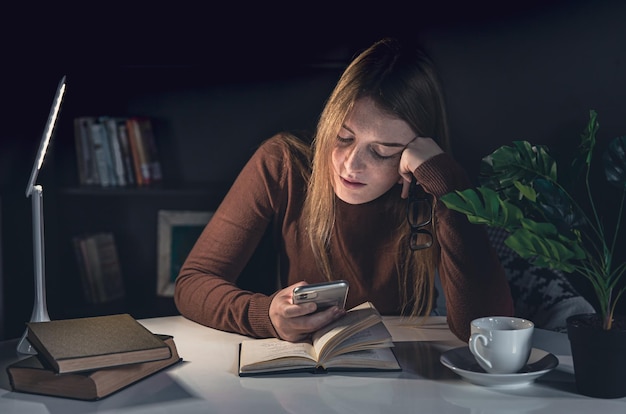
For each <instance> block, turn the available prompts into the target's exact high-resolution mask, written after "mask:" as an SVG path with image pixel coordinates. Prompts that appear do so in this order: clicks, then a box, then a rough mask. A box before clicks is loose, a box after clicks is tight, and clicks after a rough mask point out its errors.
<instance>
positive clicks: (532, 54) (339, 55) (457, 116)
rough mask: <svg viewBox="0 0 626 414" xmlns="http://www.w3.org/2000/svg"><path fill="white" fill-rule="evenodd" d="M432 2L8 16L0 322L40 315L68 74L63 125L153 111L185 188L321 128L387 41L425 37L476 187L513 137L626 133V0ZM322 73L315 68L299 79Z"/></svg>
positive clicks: (0, 167)
mask: <svg viewBox="0 0 626 414" xmlns="http://www.w3.org/2000/svg"><path fill="white" fill-rule="evenodd" d="M431 3H432V2H431ZM436 3H437V4H430V3H428V4H420V3H419V2H418V3H417V4H416V5H415V7H414V10H412V11H408V10H406V8H404V7H394V6H393V5H391V4H388V5H385V6H388V7H381V8H379V9H377V10H376V11H375V12H369V11H363V10H361V9H360V8H359V9H354V10H349V11H348V12H346V13H339V12H338V11H337V10H336V8H335V7H333V9H329V10H325V9H324V8H323V7H321V6H319V5H316V7H315V8H313V7H312V8H311V9H310V10H307V9H306V7H305V8H304V9H302V10H299V11H298V13H297V14H294V16H292V17H289V16H287V17H286V18H281V19H279V18H276V17H274V18H272V11H271V10H263V11H260V10H250V9H244V10H240V13H237V14H233V16H236V18H232V19H229V18H228V15H227V13H226V12H225V11H223V10H220V11H219V13H218V12H214V13H206V12H202V11H201V10H193V9H174V10H173V9H172V8H171V7H168V8H167V9H159V8H154V7H152V8H151V9H150V10H145V9H144V10H141V11H140V10H138V9H137V10H132V8H131V9H129V10H127V12H126V13H125V14H123V15H120V14H119V13H118V11H119V10H117V9H115V10H108V11H107V10H106V9H105V10H102V9H101V10H99V11H98V12H97V14H95V12H94V11H89V12H88V11H85V12H84V13H82V14H81V11H80V10H74V11H73V13H72V15H71V16H70V14H69V13H68V12H67V11H66V10H65V9H64V8H63V7H61V6H59V5H55V6H54V8H51V9H50V10H40V12H39V13H37V14H36V15H34V16H33V15H32V13H28V11H27V10H18V6H12V7H11V8H8V7H7V6H4V7H5V10H4V11H5V13H4V15H5V16H7V17H8V19H7V20H8V22H7V24H5V25H3V26H2V28H1V29H0V30H2V32H1V33H0V35H1V36H0V39H1V40H0V42H2V43H1V46H2V50H3V59H2V60H3V64H2V67H3V68H2V70H3V72H4V75H5V76H4V77H3V78H4V80H5V83H6V85H5V88H4V91H3V94H4V97H5V105H4V106H3V107H4V108H5V109H4V111H3V115H2V121H3V125H2V128H1V129H0V196H1V197H2V200H3V206H2V207H3V208H2V225H0V229H1V230H2V241H3V243H2V249H3V254H2V257H3V258H4V260H3V266H4V272H2V273H3V274H4V285H3V286H0V288H2V289H4V292H3V295H4V297H5V298H9V299H10V300H9V299H7V300H5V306H6V307H7V308H8V309H6V310H5V312H4V314H5V315H9V318H11V319H12V320H17V321H25V320H28V318H29V315H30V311H31V309H32V272H33V266H32V257H31V255H32V241H31V234H30V232H31V229H30V226H31V224H30V220H31V218H30V217H31V213H30V208H31V207H30V202H29V200H27V199H26V198H25V196H24V189H25V186H26V183H27V180H28V175H29V173H30V168H31V165H32V162H33V158H34V154H35V151H36V149H37V145H38V140H39V137H40V135H41V132H42V130H43V127H44V123H45V120H46V117H47V115H48V110H49V105H50V101H51V99H52V96H53V94H54V89H55V87H56V84H57V82H58V80H59V79H60V77H61V76H62V75H63V74H68V77H69V78H68V81H69V85H68V95H67V97H68V98H67V101H66V103H65V105H66V106H67V107H66V106H64V110H63V111H64V112H62V117H63V115H64V114H66V113H67V114H71V113H73V114H76V113H78V112H81V111H82V112H85V113H86V114H89V113H91V114H93V113H96V114H100V113H97V111H100V110H101V108H116V110H120V111H135V112H142V111H145V112H147V113H150V114H153V115H156V116H157V118H158V119H159V120H160V122H162V125H161V126H162V128H161V134H162V135H163V142H164V144H163V145H165V146H166V148H167V151H165V152H166V153H167V154H168V156H169V157H170V160H169V161H167V162H169V163H170V165H171V166H172V167H171V171H172V174H174V175H175V176H176V178H177V179H180V180H182V181H185V182H194V181H197V182H204V181H210V180H224V181H228V180H232V178H233V177H234V175H235V174H236V172H237V171H238V170H239V168H240V167H241V165H242V164H243V162H245V160H246V159H247V157H248V155H249V154H250V153H251V151H252V150H253V148H254V146H255V145H257V144H258V143H259V142H260V141H261V140H262V139H265V138H267V137H268V136H269V135H270V134H272V133H274V132H276V131H278V130H281V129H285V128H309V127H311V126H312V125H314V123H315V121H316V119H317V116H318V114H319V110H320V108H321V105H323V102H324V99H325V97H326V96H327V95H328V93H329V92H330V90H331V88H332V86H333V84H334V82H335V81H336V79H337V76H338V74H339V72H340V69H341V67H342V65H344V64H345V63H346V62H347V61H349V60H350V58H351V57H352V56H353V54H354V53H355V52H357V51H358V50H360V49H362V48H364V47H366V46H368V45H369V44H370V43H371V42H372V41H373V40H375V39H377V38H379V37H381V36H383V35H399V36H409V37H414V38H417V39H418V40H420V41H421V42H422V43H423V44H424V46H425V48H426V49H427V50H428V51H429V53H430V54H431V55H432V57H433V58H434V60H435V62H436V64H437V65H438V67H439V69H440V73H441V76H442V80H443V83H444V87H445V91H446V96H447V101H448V106H449V121H450V127H451V136H452V142H453V154H454V155H455V157H456V158H457V159H458V160H459V161H460V162H461V163H462V164H463V165H464V166H465V167H466V169H467V170H468V172H469V173H470V175H471V176H472V177H475V176H476V175H477V172H478V166H479V161H480V159H481V157H482V156H484V155H486V154H488V153H489V152H491V151H492V150H493V149H495V148H496V147H498V146H500V145H503V144H506V143H509V142H511V141H512V140H519V139H527V140H531V141H533V142H536V143H544V144H550V145H553V146H554V147H555V149H556V150H557V151H563V152H566V151H567V150H569V149H571V148H573V147H574V146H576V145H577V143H578V139H579V135H580V132H581V131H582V128H583V127H584V125H585V124H586V121H587V116H588V111H589V109H592V108H593V109H596V110H597V111H598V113H599V121H600V124H601V129H600V133H599V137H600V139H602V140H608V139H609V138H611V137H613V136H616V135H619V134H623V133H626V123H624V122H623V119H624V117H623V114H624V113H626V111H625V110H626V104H625V103H624V102H626V76H625V75H626V70H625V67H624V64H625V62H626V47H624V45H625V44H626V25H624V18H626V3H624V2H619V1H608V0H600V1H543V2H540V1H534V2H533V1H529V2H525V3H524V5H518V6H512V5H506V6H501V5H499V4H498V3H495V2H494V4H491V3H489V2H487V3H480V2H465V3H462V4H454V3H455V2H436ZM470 3H471V4H470ZM243 11H245V12H243ZM140 12H141V13H140ZM281 12H282V13H287V14H288V13H289V10H281ZM57 15H60V16H59V17H60V20H58V19H57V20H55V19H54V17H56V16H57ZM87 16H90V17H89V18H87ZM260 16H269V17H263V18H261V17H260ZM81 17H83V18H82V19H81ZM311 64H315V67H316V68H317V70H315V71H310V72H306V71H301V68H302V67H303V66H308V67H310V65H311ZM120 70H121V71H125V72H132V75H129V76H130V78H133V77H135V79H136V80H139V81H140V82H137V83H132V84H131V85H129V86H132V87H141V86H140V85H142V84H144V83H145V84H146V85H148V86H146V87H147V88H148V89H146V90H150V88H151V86H149V85H152V87H153V86H154V84H155V82H156V83H157V84H159V83H160V82H159V79H162V80H163V83H162V85H163V86H162V87H161V88H157V89H159V90H158V93H156V94H154V95H151V94H150V93H146V94H140V95H137V96H134V95H133V94H132V93H130V94H126V93H125V92H124V85H123V84H116V82H115V80H116V79H117V78H116V76H118V74H119V72H120ZM190 73H191V74H192V75H193V76H189V74H190ZM127 75H128V73H127V74H126V75H124V76H126V77H125V79H128V76H127ZM72 76H73V77H72ZM187 77H188V78H187ZM72 82H74V83H72ZM142 82H143V83H142ZM72 85H74V90H72V89H71V88H72V87H73V86H72ZM77 85H82V86H77ZM88 85H91V86H88ZM93 85H100V87H99V88H98V87H95V88H93V89H90V88H91V87H93ZM78 97H80V99H79V98H78ZM68 108H71V110H70V109H68ZM63 122H64V123H65V127H63V128H64V130H63V128H62V129H60V130H59V134H60V135H58V136H55V142H54V143H53V147H52V152H53V154H54V155H53V156H52V157H51V159H50V161H49V164H50V166H45V167H44V168H50V171H52V170H54V171H55V172H59V171H61V175H62V176H63V177H67V176H74V175H75V172H74V165H71V163H70V164H67V163H66V162H67V156H68V154H69V155H71V151H73V149H70V147H71V142H72V141H71V136H70V134H71V131H70V129H69V126H68V122H71V121H69V120H68V119H63ZM179 137H184V139H179ZM59 153H61V154H64V155H59ZM51 175H54V176H55V177H58V174H51V173H49V172H46V170H44V172H42V180H43V183H44V187H46V186H47V185H50V186H54V185H57V184H59V183H57V182H55V179H56V178H55V177H51ZM207 177H209V178H208V179H207ZM64 179H65V178H64ZM609 204H610V203H606V205H609ZM607 214H608V213H607ZM52 219H53V218H52ZM47 242H48V243H55V242H57V241H54V240H47ZM0 303H2V302H1V301H0ZM0 313H1V312H0ZM20 329H21V328H20Z"/></svg>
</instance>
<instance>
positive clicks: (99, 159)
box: [91, 121, 114, 187]
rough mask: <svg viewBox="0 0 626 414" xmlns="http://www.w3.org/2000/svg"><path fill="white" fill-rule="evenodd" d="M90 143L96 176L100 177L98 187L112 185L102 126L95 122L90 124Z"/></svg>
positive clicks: (109, 162) (110, 168) (108, 153)
mask: <svg viewBox="0 0 626 414" xmlns="http://www.w3.org/2000/svg"><path fill="white" fill-rule="evenodd" d="M91 141H92V145H93V152H94V157H95V159H96V165H97V168H98V175H99V177H100V185H101V186H102V187H109V186H110V185H113V184H114V183H113V182H112V175H111V171H112V167H111V156H110V155H111V154H110V152H109V148H108V145H107V138H106V131H105V129H104V126H103V125H102V124H101V123H99V122H97V121H96V122H93V123H92V124H91Z"/></svg>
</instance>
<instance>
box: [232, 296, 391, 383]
mask: <svg viewBox="0 0 626 414" xmlns="http://www.w3.org/2000/svg"><path fill="white" fill-rule="evenodd" d="M393 346H394V345H393V341H392V338H391V334H390V333H389V331H388V330H387V328H386V327H385V325H384V324H383V320H382V317H381V316H380V313H379V312H378V310H376V308H375V307H374V305H373V304H372V303H370V302H365V303H363V304H361V305H359V306H356V307H354V308H352V309H350V310H348V311H347V312H346V315H345V316H343V317H341V318H339V319H338V320H336V321H334V322H332V323H330V324H329V325H327V326H325V327H324V328H322V329H320V330H319V331H317V332H315V333H314V334H313V335H312V337H311V340H310V341H302V342H288V341H284V340H281V339H278V338H269V339H249V340H244V341H242V342H241V344H240V346H239V376H241V377H244V376H252V375H260V374H279V373H286V372H313V373H319V372H330V371H400V370H401V367H400V365H399V363H398V360H397V358H396V356H395V354H394V353H393V351H392V348H393Z"/></svg>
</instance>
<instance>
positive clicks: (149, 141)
mask: <svg viewBox="0 0 626 414" xmlns="http://www.w3.org/2000/svg"><path fill="white" fill-rule="evenodd" d="M138 123H139V129H140V132H141V139H142V142H143V146H144V148H145V154H146V163H147V164H148V169H149V170H150V172H149V175H150V180H151V182H152V183H159V182H161V181H162V179H163V173H162V171H161V160H160V159H159V153H158V151H157V145H156V138H155V136H154V130H153V128H152V121H151V120H150V118H140V119H138Z"/></svg>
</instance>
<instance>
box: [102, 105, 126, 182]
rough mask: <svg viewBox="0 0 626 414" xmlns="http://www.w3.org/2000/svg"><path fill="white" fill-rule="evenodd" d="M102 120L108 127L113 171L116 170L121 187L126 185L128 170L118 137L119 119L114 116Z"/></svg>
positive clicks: (116, 178)
mask: <svg viewBox="0 0 626 414" xmlns="http://www.w3.org/2000/svg"><path fill="white" fill-rule="evenodd" d="M102 122H103V123H104V126H105V128H106V132H107V138H108V140H109V147H110V149H111V158H112V159H113V171H114V172H115V180H116V182H117V185H118V186H120V187H125V186H126V172H125V171H124V170H125V166H124V160H123V156H122V149H121V146H120V140H119V138H118V136H117V135H118V130H117V119H115V118H112V117H103V120H102Z"/></svg>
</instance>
